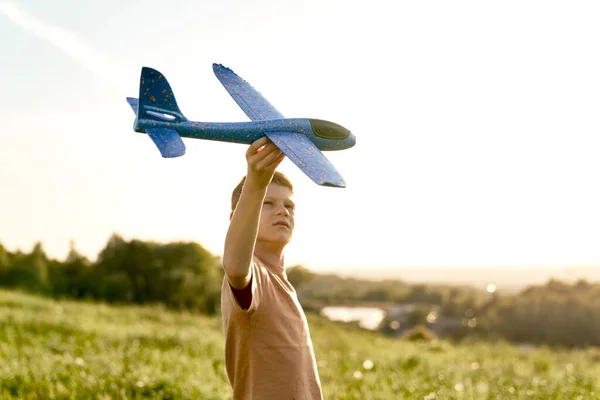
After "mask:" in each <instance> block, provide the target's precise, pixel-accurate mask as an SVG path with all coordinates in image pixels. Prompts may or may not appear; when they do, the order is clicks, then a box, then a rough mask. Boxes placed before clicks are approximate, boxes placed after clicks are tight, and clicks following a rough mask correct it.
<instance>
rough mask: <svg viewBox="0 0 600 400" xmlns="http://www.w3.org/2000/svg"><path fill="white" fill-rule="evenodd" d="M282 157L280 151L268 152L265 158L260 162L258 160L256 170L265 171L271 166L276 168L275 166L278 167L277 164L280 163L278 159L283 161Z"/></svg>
mask: <svg viewBox="0 0 600 400" xmlns="http://www.w3.org/2000/svg"><path fill="white" fill-rule="evenodd" d="M283 156H284V154H283V153H282V152H281V150H279V149H277V148H275V150H274V151H272V152H270V153H269V154H268V155H267V156H266V157H265V158H263V159H262V160H259V161H258V162H257V163H256V168H258V169H267V168H270V167H272V166H273V165H275V167H277V165H279V163H280V162H281V161H278V160H279V159H280V158H281V159H282V160H283Z"/></svg>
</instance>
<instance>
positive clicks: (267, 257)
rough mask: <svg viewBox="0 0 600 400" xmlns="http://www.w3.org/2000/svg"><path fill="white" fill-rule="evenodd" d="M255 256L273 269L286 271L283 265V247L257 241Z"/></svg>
mask: <svg viewBox="0 0 600 400" xmlns="http://www.w3.org/2000/svg"><path fill="white" fill-rule="evenodd" d="M254 255H255V256H256V258H258V259H259V260H260V261H262V262H263V263H264V264H266V266H267V267H269V268H271V269H274V270H278V271H283V270H285V266H284V263H283V246H278V245H275V244H273V243H265V242H261V241H256V244H255V246H254Z"/></svg>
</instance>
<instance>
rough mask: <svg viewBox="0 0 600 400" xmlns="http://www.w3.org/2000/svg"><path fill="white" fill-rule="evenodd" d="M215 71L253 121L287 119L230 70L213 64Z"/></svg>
mask: <svg viewBox="0 0 600 400" xmlns="http://www.w3.org/2000/svg"><path fill="white" fill-rule="evenodd" d="M213 71H214V73H215V75H216V76H217V78H218V79H219V81H220V82H221V83H222V84H223V86H224V87H225V89H226V90H227V92H228V93H229V94H230V95H231V97H233V100H235V102H236V103H237V104H238V106H240V108H241V109H242V110H243V111H244V112H245V113H246V115H247V116H248V118H250V119H251V120H252V121H263V120H268V119H279V118H285V117H284V116H283V115H282V114H281V113H280V112H279V111H277V110H276V109H275V107H273V106H272V105H271V103H269V101H268V100H267V99H265V98H264V97H263V95H262V94H260V93H259V92H258V91H257V90H256V89H254V88H253V87H252V86H251V85H250V84H249V83H248V82H246V81H245V80H243V79H242V78H240V77H239V76H237V75H236V74H235V72H233V71H232V70H230V69H229V68H227V67H225V66H223V65H221V64H213Z"/></svg>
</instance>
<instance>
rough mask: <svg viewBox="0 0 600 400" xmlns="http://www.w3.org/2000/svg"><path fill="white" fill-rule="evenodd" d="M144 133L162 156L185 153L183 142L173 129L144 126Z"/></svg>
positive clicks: (167, 156)
mask: <svg viewBox="0 0 600 400" xmlns="http://www.w3.org/2000/svg"><path fill="white" fill-rule="evenodd" d="M146 133H147V134H148V136H150V138H151V139H152V141H153V142H154V144H155V145H156V147H158V150H159V151H160V154H161V155H162V156H163V157H164V158H173V157H179V156H182V155H184V154H185V144H184V143H183V140H181V137H179V133H177V131H176V130H174V129H165V128H146Z"/></svg>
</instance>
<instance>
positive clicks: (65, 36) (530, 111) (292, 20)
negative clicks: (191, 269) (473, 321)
mask: <svg viewBox="0 0 600 400" xmlns="http://www.w3.org/2000/svg"><path fill="white" fill-rule="evenodd" d="M599 19H600V5H599V4H598V3H597V2H594V1H587V2H586V1H581V2H577V3H573V2H566V1H564V2H556V1H525V2H524V1H504V2H482V1H453V2H448V1H429V2H398V1H370V2H357V1H341V0H340V1H318V0H309V1H304V2H297V1H293V2H292V1H290V2H287V1H267V0H263V1H214V2H213V1H210V2H209V1H174V2H171V3H169V4H168V5H167V4H166V2H164V1H161V2H159V1H144V2H142V1H103V2H98V1H75V0H62V1H53V2H46V1H25V0H23V1H10V2H6V1H2V0H0V54H1V55H2V62H1V63H0V88H2V94H3V96H0V187H1V190H2V192H1V195H0V243H2V244H4V245H5V246H6V247H8V248H9V249H11V250H16V249H22V250H25V251H29V250H30V249H31V247H32V246H33V244H34V243H35V242H36V241H42V243H43V244H44V247H45V249H46V251H47V252H48V253H49V254H50V255H51V256H53V257H56V258H59V259H63V258H64V257H65V255H66V253H67V251H68V247H69V241H70V240H71V239H73V240H75V243H76V246H77V248H78V249H79V250H80V251H81V252H82V253H84V254H86V255H87V256H88V257H90V258H91V259H95V257H96V255H97V253H98V251H100V250H101V249H102V247H103V246H104V245H105V243H106V240H107V239H108V237H109V236H110V235H111V234H112V233H113V232H116V233H119V234H121V235H123V236H124V237H125V238H128V239H130V238H140V239H143V240H156V241H161V242H168V241H174V240H193V241H197V242H199V243H200V244H202V245H203V246H205V247H207V248H208V249H209V250H210V251H212V252H213V253H215V254H221V252H222V246H223V240H224V236H225V232H226V230H227V224H228V216H229V208H228V206H229V197H230V193H231V190H232V188H233V187H234V186H235V184H237V182H238V180H239V179H240V178H241V176H243V174H244V173H245V159H244V152H245V149H246V147H245V146H243V145H234V144H227V143H217V142H208V141H200V140H189V139H188V140H185V143H186V146H187V148H188V151H187V154H186V155H185V156H184V157H182V158H179V159H173V160H165V159H162V158H161V157H160V155H159V153H158V150H157V149H156V148H155V147H154V145H153V144H152V142H151V141H150V139H149V138H147V137H145V135H143V134H139V133H135V132H133V130H132V126H133V118H134V116H133V113H131V110H130V109H129V107H128V105H127V103H126V102H125V97H126V96H137V90H138V84H139V82H138V80H139V74H140V69H141V67H142V66H150V67H153V68H156V69H158V70H160V71H161V72H162V73H163V74H164V75H165V76H166V77H167V78H168V79H169V82H170V83H171V85H172V87H173V89H174V91H175V95H176V97H177V100H178V103H179V105H180V107H181V109H182V111H183V112H184V114H186V116H187V117H188V118H190V119H194V120H205V121H245V120H247V118H246V117H245V115H244V114H243V113H242V111H241V110H239V109H238V107H237V105H236V104H235V103H234V101H233V100H232V99H231V98H230V97H229V95H228V94H227V93H226V91H225V90H224V89H223V88H222V87H221V85H220V83H219V82H218V80H217V79H216V78H215V77H214V75H213V72H212V67H211V66H212V63H213V62H218V63H222V64H224V65H226V66H228V67H230V68H232V69H233V70H234V71H235V72H236V73H238V74H239V75H240V76H242V77H243V78H244V79H246V80H248V81H249V82H250V83H251V84H252V85H253V86H255V87H256V88H257V89H258V90H259V91H261V92H262V93H263V94H264V95H265V97H266V98H268V99H269V100H270V101H271V102H272V103H273V104H274V105H275V106H276V107H277V108H278V109H279V110H280V111H281V112H282V113H283V114H284V115H286V116H289V117H312V118H321V119H327V120H331V121H334V122H337V123H339V124H341V125H343V126H345V127H347V128H349V129H350V130H352V131H353V133H354V134H355V136H356V137H357V144H356V146H355V148H353V149H350V150H346V151H343V152H337V153H332V152H327V153H325V154H326V156H327V157H328V158H329V159H330V160H331V161H332V162H333V163H334V164H335V165H336V167H337V168H338V170H339V171H340V172H341V173H342V175H343V176H344V178H345V180H346V182H347V184H348V187H347V188H346V189H333V188H324V187H320V186H317V185H315V184H314V183H313V182H312V181H310V180H309V179H308V178H307V177H305V176H304V175H303V174H302V173H301V172H299V171H298V170H297V169H296V167H295V166H294V165H293V164H292V163H291V162H289V161H288V160H285V161H284V163H283V164H282V166H281V170H282V172H284V173H286V174H288V175H289V176H290V177H291V178H292V179H293V181H294V183H295V186H296V194H297V195H296V197H297V198H296V202H297V203H298V215H297V229H296V232H295V236H294V240H293V242H292V244H291V245H290V247H289V249H288V251H287V253H286V254H287V262H288V264H297V263H302V264H304V265H306V266H307V267H309V268H313V269H315V270H324V269H333V268H344V269H351V268H357V267H364V266H372V265H377V266H419V265H438V266H445V265H447V266H457V265H481V266H486V265H487V266H496V265H524V266H526V265H565V264H570V265H579V264H581V265H584V264H587V265H589V264H600V228H599V227H600V207H599V206H598V205H599V204H600V190H599V189H598V186H599V185H598V177H599V175H600V157H598V152H599V150H600V146H599V144H600V140H599V139H598V138H599V132H600V118H599V116H600V76H599V75H600V74H599V73H598V71H600V55H599V53H598V51H597V49H598V48H599V46H600V25H599V24H598V23H597V22H598V20H599Z"/></svg>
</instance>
